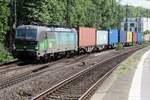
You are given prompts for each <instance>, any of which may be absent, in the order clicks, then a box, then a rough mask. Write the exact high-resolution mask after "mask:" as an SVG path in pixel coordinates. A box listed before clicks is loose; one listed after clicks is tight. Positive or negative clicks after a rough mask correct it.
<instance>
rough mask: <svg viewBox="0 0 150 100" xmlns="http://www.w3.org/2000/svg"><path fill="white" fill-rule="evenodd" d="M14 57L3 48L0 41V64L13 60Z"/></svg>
mask: <svg viewBox="0 0 150 100" xmlns="http://www.w3.org/2000/svg"><path fill="white" fill-rule="evenodd" d="M13 59H14V58H13V57H12V55H11V54H10V53H8V51H7V50H6V49H5V48H4V46H3V44H1V43H0V64H1V63H5V62H8V61H10V60H13Z"/></svg>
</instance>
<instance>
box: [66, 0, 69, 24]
mask: <svg viewBox="0 0 150 100" xmlns="http://www.w3.org/2000/svg"><path fill="white" fill-rule="evenodd" d="M66 10H67V15H66V26H69V0H67V8H66Z"/></svg>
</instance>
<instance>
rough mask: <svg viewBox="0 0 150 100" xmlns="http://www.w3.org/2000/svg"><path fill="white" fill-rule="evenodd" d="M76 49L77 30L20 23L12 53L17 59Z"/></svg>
mask: <svg viewBox="0 0 150 100" xmlns="http://www.w3.org/2000/svg"><path fill="white" fill-rule="evenodd" d="M76 51H77V32H76V31H75V30H74V29H69V28H53V27H52V28H48V27H44V26H35V25H22V26H19V27H18V28H17V29H16V36H15V43H14V50H13V55H14V57H16V58H18V59H21V60H22V59H23V60H24V59H29V58H32V59H37V60H39V59H48V58H50V57H55V56H58V55H60V54H66V53H67V54H69V53H74V52H76Z"/></svg>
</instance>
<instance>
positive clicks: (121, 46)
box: [116, 42, 123, 50]
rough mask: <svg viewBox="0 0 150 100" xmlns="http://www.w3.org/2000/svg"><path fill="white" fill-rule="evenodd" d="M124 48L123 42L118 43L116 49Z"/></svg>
mask: <svg viewBox="0 0 150 100" xmlns="http://www.w3.org/2000/svg"><path fill="white" fill-rule="evenodd" d="M122 49H123V45H122V43H121V42H119V43H118V45H117V47H116V50H122Z"/></svg>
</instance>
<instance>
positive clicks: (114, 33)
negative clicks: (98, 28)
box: [108, 29, 119, 45]
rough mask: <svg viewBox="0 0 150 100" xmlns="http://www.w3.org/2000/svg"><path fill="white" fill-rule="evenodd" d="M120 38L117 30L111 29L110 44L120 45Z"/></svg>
mask: <svg viewBox="0 0 150 100" xmlns="http://www.w3.org/2000/svg"><path fill="white" fill-rule="evenodd" d="M118 38H119V32H118V30H117V29H111V30H109V35H108V43H109V45H116V44H117V43H118V40H119V39H118Z"/></svg>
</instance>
